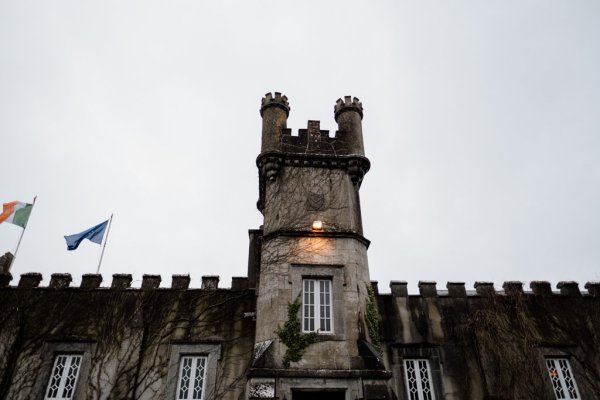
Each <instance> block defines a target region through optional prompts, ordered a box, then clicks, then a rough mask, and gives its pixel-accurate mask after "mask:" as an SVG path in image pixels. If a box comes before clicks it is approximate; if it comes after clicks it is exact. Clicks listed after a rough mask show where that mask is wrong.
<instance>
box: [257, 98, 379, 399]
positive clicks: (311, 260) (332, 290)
mask: <svg viewBox="0 0 600 400" xmlns="http://www.w3.org/2000/svg"><path fill="white" fill-rule="evenodd" d="M289 110H290V108H289V104H288V100H287V98H286V97H285V96H282V95H281V94H280V93H275V95H274V96H273V95H272V94H271V93H267V94H266V95H265V97H264V98H263V99H262V106H261V109H260V113H261V116H262V118H263V129H262V147H261V148H262V151H261V154H260V155H259V156H258V158H257V166H258V169H259V192H260V194H259V200H258V208H259V210H260V211H261V212H262V213H263V216H264V224H263V227H262V230H261V231H251V237H252V238H253V243H254V246H252V247H253V248H254V249H255V250H256V249H257V248H258V251H253V253H254V254H256V258H259V259H260V261H259V262H251V263H250V264H249V265H250V268H249V269H254V271H249V276H255V277H256V279H255V281H256V288H257V311H256V339H255V342H256V346H255V347H256V348H255V355H254V362H253V366H252V369H251V372H250V374H249V375H250V380H249V396H250V397H252V395H253V393H254V392H253V390H254V389H253V388H256V387H263V388H264V387H272V388H273V393H271V394H273V395H274V396H277V397H278V398H280V399H282V398H286V399H292V400H298V399H303V398H305V396H308V395H310V397H311V398H312V399H313V400H314V399H315V398H317V399H318V398H320V397H319V396H320V395H319V390H321V389H323V387H325V389H327V390H328V391H327V393H326V394H322V395H323V396H324V397H323V398H328V399H356V398H366V397H365V395H364V392H365V390H368V387H372V386H373V385H376V383H377V382H378V380H381V379H382V378H385V377H387V376H388V375H389V373H388V372H387V371H385V369H384V367H383V365H382V364H381V362H380V356H379V354H378V353H379V352H378V344H379V343H378V339H379V336H378V335H379V333H378V326H377V320H376V319H373V318H372V314H373V313H372V312H371V313H370V314H371V318H368V317H367V316H366V315H367V314H369V313H368V312H367V309H371V310H373V309H374V307H375V309H376V304H375V300H374V298H375V297H374V295H373V290H372V288H371V283H370V280H369V268H368V263H367V248H368V246H369V241H368V240H367V239H365V237H364V236H363V230H362V222H361V212H360V201H359V189H360V185H361V182H362V179H363V177H364V175H365V173H366V172H367V171H368V170H369V167H370V164H369V160H368V159H367V158H366V157H365V156H364V146H363V138H362V117H363V108H362V104H361V102H360V101H359V100H358V99H357V98H352V97H350V96H346V97H345V98H344V99H343V100H342V99H339V100H338V101H337V103H336V104H335V107H334V115H335V119H336V121H337V123H338V131H337V132H336V134H335V136H334V137H330V136H329V132H328V131H325V130H321V129H320V124H319V121H308V127H307V129H300V130H299V132H298V135H297V136H295V135H292V133H291V130H290V129H287V117H288V114H289ZM265 385H266V386H265ZM382 386H384V385H383V384H382V385H379V387H382ZM307 393H308V394H307ZM315 396H316V397H315ZM267 398H268V397H267Z"/></svg>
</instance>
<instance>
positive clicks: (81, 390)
mask: <svg viewBox="0 0 600 400" xmlns="http://www.w3.org/2000/svg"><path fill="white" fill-rule="evenodd" d="M95 346H96V344H95V343H93V342H46V343H44V345H43V346H42V354H41V358H42V363H41V364H40V367H39V370H38V371H39V373H38V376H39V377H40V379H38V380H37V382H36V384H35V386H34V389H33V391H32V393H33V395H34V396H33V397H34V398H36V399H43V398H45V397H46V389H48V383H49V382H50V375H51V374H52V367H53V366H54V360H55V358H56V356H57V355H59V354H77V355H81V356H82V357H81V366H80V368H79V376H78V377H77V383H76V384H75V390H74V392H73V397H72V399H73V400H80V399H81V400H83V399H85V389H86V386H87V384H86V383H87V381H88V377H89V374H90V369H91V365H92V354H93V351H94V347H95Z"/></svg>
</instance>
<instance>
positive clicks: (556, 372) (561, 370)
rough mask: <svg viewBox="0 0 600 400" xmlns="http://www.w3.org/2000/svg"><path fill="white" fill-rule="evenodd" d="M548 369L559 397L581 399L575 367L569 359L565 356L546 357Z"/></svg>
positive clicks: (565, 399) (568, 399) (554, 389)
mask: <svg viewBox="0 0 600 400" xmlns="http://www.w3.org/2000/svg"><path fill="white" fill-rule="evenodd" d="M546 369H547V370H548V376H549V378H550V382H551V384H552V390H553V392H554V395H555V396H556V398H557V399H560V400H563V399H564V400H570V399H581V395H580V394H579V389H578V388H577V383H576V382H575V376H574V375H573V369H572V368H571V363H569V359H567V358H564V357H546Z"/></svg>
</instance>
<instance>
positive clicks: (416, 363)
mask: <svg viewBox="0 0 600 400" xmlns="http://www.w3.org/2000/svg"><path fill="white" fill-rule="evenodd" d="M404 376H405V378H406V390H407V391H408V398H409V399H410V400H435V394H434V392H433V386H432V384H431V369H430V368H429V360H426V359H405V360H404Z"/></svg>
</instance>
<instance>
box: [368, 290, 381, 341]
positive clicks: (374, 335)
mask: <svg viewBox="0 0 600 400" xmlns="http://www.w3.org/2000/svg"><path fill="white" fill-rule="evenodd" d="M367 293H368V295H369V299H368V300H367V312H366V315H365V319H366V322H367V330H368V331H369V337H370V338H371V343H372V344H373V346H375V348H376V349H377V350H378V351H379V352H381V337H380V336H379V312H378V311H377V303H376V301H377V299H376V298H375V291H374V290H373V286H371V285H367Z"/></svg>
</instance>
